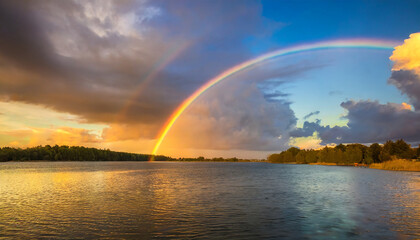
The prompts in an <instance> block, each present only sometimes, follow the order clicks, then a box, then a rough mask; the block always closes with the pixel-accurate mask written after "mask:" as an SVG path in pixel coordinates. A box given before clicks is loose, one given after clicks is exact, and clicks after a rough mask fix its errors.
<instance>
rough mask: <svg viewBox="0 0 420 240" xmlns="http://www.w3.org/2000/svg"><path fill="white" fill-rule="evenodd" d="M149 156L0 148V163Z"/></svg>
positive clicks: (157, 158) (77, 149) (141, 158)
mask: <svg viewBox="0 0 420 240" xmlns="http://www.w3.org/2000/svg"><path fill="white" fill-rule="evenodd" d="M150 157H151V155H148V154H135V153H125V152H114V151H110V150H109V149H97V148H87V147H69V146H58V145H55V146H53V147H52V146H50V145H46V146H38V147H31V148H26V149H21V148H11V147H3V148H0V161H3V162H5V161H31V160H44V161H148V160H149V159H150ZM154 160H155V161H165V160H172V158H169V157H165V156H154Z"/></svg>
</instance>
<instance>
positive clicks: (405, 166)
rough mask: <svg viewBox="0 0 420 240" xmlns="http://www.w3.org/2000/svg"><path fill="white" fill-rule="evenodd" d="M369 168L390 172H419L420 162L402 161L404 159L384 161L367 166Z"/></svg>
mask: <svg viewBox="0 0 420 240" xmlns="http://www.w3.org/2000/svg"><path fill="white" fill-rule="evenodd" d="M369 168H375V169H382V170H392V171H414V172H420V162H418V161H410V160H404V159H396V160H391V161H386V162H383V163H372V164H370V165H369Z"/></svg>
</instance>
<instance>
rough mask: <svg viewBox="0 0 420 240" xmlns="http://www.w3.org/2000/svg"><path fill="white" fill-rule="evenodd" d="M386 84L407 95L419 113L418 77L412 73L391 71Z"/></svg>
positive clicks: (419, 84) (419, 93)
mask: <svg viewBox="0 0 420 240" xmlns="http://www.w3.org/2000/svg"><path fill="white" fill-rule="evenodd" d="M388 83H390V84H393V85H395V86H396V87H397V88H398V89H399V90H400V91H401V93H403V94H407V96H408V97H409V99H410V103H411V104H412V105H413V106H414V108H415V109H416V111H420V76H419V75H416V73H415V72H414V71H410V70H399V71H393V72H392V75H391V77H390V78H389V79H388Z"/></svg>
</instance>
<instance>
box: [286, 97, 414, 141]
mask: <svg viewBox="0 0 420 240" xmlns="http://www.w3.org/2000/svg"><path fill="white" fill-rule="evenodd" d="M341 106H342V107H343V108H344V109H346V110H347V112H348V113H347V115H345V116H344V118H346V119H347V120H348V123H347V126H343V127H338V126H334V127H330V126H322V125H321V122H320V121H319V120H318V121H316V122H308V121H306V122H305V123H304V124H303V127H302V128H298V129H296V130H295V131H293V132H292V133H291V136H292V137H308V136H312V134H313V133H315V132H316V133H318V136H319V138H320V139H321V140H322V144H329V143H355V142H357V143H372V142H384V141H386V140H397V139H400V138H403V139H405V140H407V141H412V142H415V141H420V135H419V133H420V112H414V111H411V110H410V109H407V105H404V104H395V103H387V104H380V103H379V102H377V101H353V100H351V101H347V102H343V103H342V104H341Z"/></svg>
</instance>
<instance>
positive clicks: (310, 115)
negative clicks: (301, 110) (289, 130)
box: [303, 111, 320, 120]
mask: <svg viewBox="0 0 420 240" xmlns="http://www.w3.org/2000/svg"><path fill="white" fill-rule="evenodd" d="M319 113H320V112H319V111H315V112H311V113H309V114H307V115H306V116H304V117H303V119H304V120H306V119H308V118H310V117H312V116H315V115H318V114H319Z"/></svg>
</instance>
